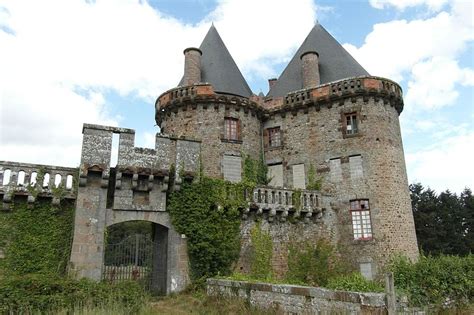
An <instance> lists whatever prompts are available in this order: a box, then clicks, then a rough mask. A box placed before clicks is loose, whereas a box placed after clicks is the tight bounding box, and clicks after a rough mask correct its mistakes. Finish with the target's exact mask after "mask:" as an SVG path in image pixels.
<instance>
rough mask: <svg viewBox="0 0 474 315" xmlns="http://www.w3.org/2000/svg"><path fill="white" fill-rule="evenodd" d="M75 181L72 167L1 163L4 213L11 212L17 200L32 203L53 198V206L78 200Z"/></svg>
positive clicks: (0, 172)
mask: <svg viewBox="0 0 474 315" xmlns="http://www.w3.org/2000/svg"><path fill="white" fill-rule="evenodd" d="M76 177H77V169H76V168H72V167H62V166H54V165H42V164H30V163H18V162H9V161H0V195H1V196H2V201H3V209H4V210H8V209H10V204H11V202H12V201H13V198H14V197H15V196H26V197H27V200H28V202H29V203H33V202H34V201H35V200H36V199H37V198H38V197H42V198H51V199H52V202H53V204H59V203H60V201H61V199H76V194H75V191H74V183H75V182H76V180H77V178H76ZM40 181H41V182H40Z"/></svg>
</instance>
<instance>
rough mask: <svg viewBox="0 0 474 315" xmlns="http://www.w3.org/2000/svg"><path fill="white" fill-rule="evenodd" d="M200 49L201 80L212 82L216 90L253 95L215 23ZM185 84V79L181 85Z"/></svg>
mask: <svg viewBox="0 0 474 315" xmlns="http://www.w3.org/2000/svg"><path fill="white" fill-rule="evenodd" d="M199 49H200V50H201V51H202V57H201V81H202V82H208V83H211V84H212V86H213V87H214V91H216V92H222V93H230V94H237V95H240V96H245V97H249V96H250V95H252V90H250V87H249V85H248V84H247V81H245V79H244V77H243V76H242V73H241V72H240V70H239V68H238V67H237V64H236V63H235V61H234V59H233V58H232V56H231V55H230V53H229V51H228V50H227V47H225V44H224V42H223V41H222V39H221V37H220V36H219V33H218V32H217V30H216V28H215V27H214V25H212V26H211V28H210V29H209V31H208V32H207V35H206V37H204V40H203V41H202V43H201V46H200V47H199ZM182 84H183V79H181V82H180V83H179V85H182Z"/></svg>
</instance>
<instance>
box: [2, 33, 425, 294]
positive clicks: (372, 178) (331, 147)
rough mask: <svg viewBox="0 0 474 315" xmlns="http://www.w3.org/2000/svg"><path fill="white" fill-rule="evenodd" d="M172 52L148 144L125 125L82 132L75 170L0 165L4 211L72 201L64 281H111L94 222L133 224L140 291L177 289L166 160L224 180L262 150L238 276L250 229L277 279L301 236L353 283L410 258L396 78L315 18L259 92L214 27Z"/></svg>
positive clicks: (182, 244) (182, 255)
mask: <svg viewBox="0 0 474 315" xmlns="http://www.w3.org/2000/svg"><path fill="white" fill-rule="evenodd" d="M184 55H185V69H184V76H183V78H182V80H181V82H180V83H179V85H178V87H177V88H174V89H171V90H169V91H166V92H164V93H163V94H161V95H160V96H159V97H158V99H157V101H156V104H155V105H156V115H155V119H156V122H157V124H158V125H159V126H160V128H161V133H159V134H157V135H156V144H155V148H154V149H149V148H138V147H135V145H134V142H135V131H134V130H132V129H127V128H118V127H108V126H99V125H91V124H84V127H83V130H82V133H83V144H82V153H81V164H80V167H79V169H78V170H77V169H74V168H64V167H58V166H51V165H35V164H27V163H17V162H8V161H0V198H1V199H2V208H3V209H4V210H9V209H10V208H11V206H10V205H11V204H12V202H13V201H14V200H16V199H18V200H21V199H24V201H25V202H28V203H34V202H35V201H36V200H37V199H45V198H50V199H51V201H52V203H53V204H55V205H58V204H60V203H61V202H62V201H61V200H63V199H70V200H72V201H74V205H75V224H74V240H73V244H72V250H71V257H70V266H69V269H70V271H71V272H72V274H73V275H75V276H76V277H79V278H80V277H87V278H91V279H95V280H100V279H107V280H109V281H113V280H114V279H112V278H113V277H114V275H113V274H107V273H106V272H104V270H107V268H109V267H111V268H115V267H114V266H115V265H112V266H111V265H108V266H106V262H105V259H104V256H105V254H104V253H105V252H106V250H105V248H106V247H107V244H106V242H105V233H106V231H107V228H108V227H110V226H112V225H114V224H120V223H123V222H127V221H135V220H142V221H148V222H152V223H153V226H154V232H153V233H154V235H153V244H154V245H153V247H152V248H153V261H152V265H151V266H149V267H150V270H152V276H151V279H152V285H151V286H152V288H153V290H155V291H157V292H161V293H170V292H176V291H180V290H182V289H184V288H185V287H186V285H187V283H188V282H189V267H188V262H189V261H188V256H187V249H186V248H187V241H186V236H185V235H181V234H179V233H178V232H177V231H176V230H175V228H174V226H173V224H172V222H171V218H170V216H169V213H168V211H167V192H168V191H169V189H170V188H169V187H172V186H174V187H175V188H179V185H180V183H181V181H182V179H181V178H180V173H175V174H172V173H171V172H173V171H175V172H176V169H175V168H174V167H173V165H175V166H176V165H179V166H180V167H182V171H183V172H184V174H186V177H192V176H194V174H196V173H197V172H198V171H199V167H201V168H202V169H203V171H204V173H205V175H207V176H211V177H216V178H223V179H225V180H229V181H231V182H238V181H240V180H241V179H242V164H243V158H244V155H245V156H250V157H251V158H253V159H259V158H261V157H262V156H263V158H264V162H265V163H266V164H267V165H268V169H269V174H268V175H269V178H271V181H270V183H269V184H268V185H266V186H259V187H256V188H255V189H254V191H253V192H252V193H251V194H249V196H247V197H248V201H249V203H248V204H249V206H248V208H247V209H242V219H243V220H242V223H241V237H242V243H241V253H240V258H239V261H238V263H237V265H236V268H237V269H239V270H240V271H241V272H247V271H249V269H250V261H251V259H250V250H249V248H250V246H249V245H250V242H251V240H250V230H251V228H252V227H253V226H255V224H256V221H259V222H261V224H260V227H261V228H262V229H264V230H266V231H268V232H269V233H270V235H271V236H272V241H273V253H272V255H273V256H272V267H273V271H274V274H275V275H276V276H277V277H278V276H283V275H284V273H285V272H286V271H287V269H288V249H289V247H290V246H291V245H292V244H294V243H299V242H302V241H309V242H313V243H315V242H317V241H318V240H319V239H326V240H329V241H331V242H332V243H333V244H334V245H337V246H338V247H339V248H340V252H341V253H342V254H343V255H344V256H345V257H346V258H348V259H349V260H350V261H351V263H352V265H353V266H354V267H355V268H358V269H359V270H360V271H361V273H362V274H363V275H364V276H365V277H367V278H374V277H376V276H377V275H378V274H380V273H381V271H382V268H383V266H384V264H385V263H386V262H387V260H388V259H389V257H390V256H391V255H393V254H395V253H401V254H403V255H405V256H407V257H409V258H411V259H413V260H416V259H417V257H418V247H417V242H416V235H415V226H414V222H413V216H412V211H411V204H410V195H409V191H408V182H407V175H406V168H405V160H404V154H403V145H402V139H401V133H400V124H399V119H398V117H399V115H400V113H401V112H402V109H403V99H402V91H401V88H400V86H399V85H398V84H396V83H395V82H393V81H390V80H388V79H384V78H380V77H374V76H371V75H369V74H368V73H367V71H366V70H364V68H363V67H362V66H361V65H359V64H358V63H357V61H356V60H354V58H352V57H351V56H350V55H349V53H348V52H347V51H346V50H344V48H343V47H342V46H341V45H340V44H339V43H338V42H337V41H336V40H335V39H334V38H333V37H332V36H331V35H330V34H329V33H328V32H327V31H326V30H325V29H324V28H323V27H322V26H321V25H319V24H317V25H315V26H314V28H313V29H312V30H311V32H310V33H309V35H308V36H307V38H306V39H305V41H304V42H303V44H302V45H301V47H300V48H299V49H298V51H297V52H296V54H295V55H294V57H293V58H292V59H291V61H290V62H289V64H288V65H287V67H286V68H285V70H284V71H283V73H282V74H281V75H280V77H279V78H278V79H270V80H269V85H270V91H269V92H268V94H267V95H266V96H264V95H262V94H261V95H259V96H257V95H255V94H253V93H252V91H251V89H250V88H249V86H248V84H247V83H246V81H245V79H244V77H243V76H242V74H241V72H240V71H239V69H238V67H237V65H236V63H235V62H234V60H233V58H232V56H231V55H230V53H229V51H228V50H227V48H226V46H225V44H224V42H223V41H222V39H221V37H220V36H219V34H218V33H217V30H216V28H215V27H214V26H211V28H210V29H209V31H208V33H207V35H206V37H205V38H204V40H203V42H202V44H201V46H200V47H199V48H188V49H186V50H185V51H184ZM113 134H118V135H119V145H118V162H117V165H111V151H112V138H113ZM200 161H202V165H201V166H200V165H199V164H200ZM40 175H41V176H40ZM314 177H317V178H318V179H319V180H320V181H321V185H320V187H317V186H315V185H314ZM172 178H174V179H175V182H174V183H170V180H171V179H172ZM39 179H41V182H40V180H39ZM74 182H77V183H78V185H77V186H78V187H77V188H75V187H74V186H75V185H73V183H74ZM169 184H172V185H169ZM28 186H32V187H35V189H31V187H28ZM59 187H61V188H64V191H63V192H62V193H61V194H57V189H54V188H59ZM32 191H35V193H33V192H32ZM0 254H1V255H0V258H1V257H2V256H3V249H2V248H0ZM136 267H138V266H136ZM128 276H130V277H131V278H130V279H133V273H130V274H128Z"/></svg>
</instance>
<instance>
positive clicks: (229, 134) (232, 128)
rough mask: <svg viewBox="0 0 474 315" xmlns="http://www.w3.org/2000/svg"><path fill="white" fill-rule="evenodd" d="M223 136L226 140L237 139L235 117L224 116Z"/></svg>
mask: <svg viewBox="0 0 474 315" xmlns="http://www.w3.org/2000/svg"><path fill="white" fill-rule="evenodd" d="M224 138H225V139H226V140H239V120H238V119H236V118H225V121H224Z"/></svg>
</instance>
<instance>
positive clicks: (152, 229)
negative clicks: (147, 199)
mask: <svg viewBox="0 0 474 315" xmlns="http://www.w3.org/2000/svg"><path fill="white" fill-rule="evenodd" d="M104 240H105V242H104V259H103V266H102V280H104V281H108V282H112V283H118V282H121V281H136V282H138V283H140V284H141V285H143V287H144V288H145V289H147V290H149V291H150V292H152V293H154V294H162V295H164V294H166V288H167V286H166V285H167V283H166V279H167V252H168V228H167V227H165V226H163V225H160V224H157V223H153V222H149V221H126V222H121V223H117V224H113V225H111V226H109V227H107V229H106V232H105V237H104Z"/></svg>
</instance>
